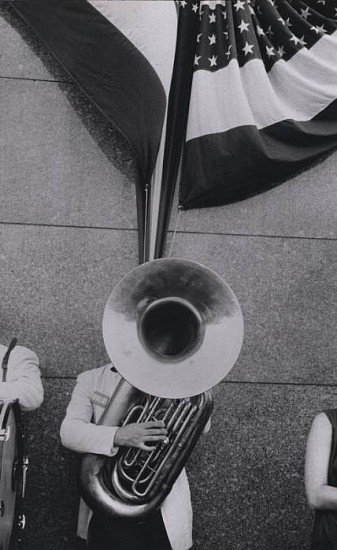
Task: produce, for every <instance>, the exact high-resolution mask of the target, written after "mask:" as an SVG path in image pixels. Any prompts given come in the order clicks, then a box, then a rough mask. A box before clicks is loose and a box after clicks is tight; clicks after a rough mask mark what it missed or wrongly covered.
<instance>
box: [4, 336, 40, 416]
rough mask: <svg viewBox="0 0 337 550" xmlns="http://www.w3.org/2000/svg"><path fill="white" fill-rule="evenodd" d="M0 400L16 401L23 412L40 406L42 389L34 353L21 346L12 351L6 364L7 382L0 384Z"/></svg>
mask: <svg viewBox="0 0 337 550" xmlns="http://www.w3.org/2000/svg"><path fill="white" fill-rule="evenodd" d="M0 399H2V400H9V401H12V400H14V399H18V400H19V404H20V407H21V409H22V410H23V411H32V410H34V409H37V408H38V407H39V406H40V405H41V403H42V401H43V387H42V383H41V375H40V369H39V359H38V357H37V355H36V353H34V352H33V351H31V350H29V349H27V348H24V347H22V346H17V347H16V348H14V349H13V351H12V352H11V355H10V359H9V363H8V371H7V381H6V382H0Z"/></svg>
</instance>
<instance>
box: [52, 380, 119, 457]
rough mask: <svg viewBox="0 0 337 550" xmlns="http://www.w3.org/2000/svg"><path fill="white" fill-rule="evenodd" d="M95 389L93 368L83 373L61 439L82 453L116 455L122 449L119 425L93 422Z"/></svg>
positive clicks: (64, 443) (65, 420)
mask: <svg viewBox="0 0 337 550" xmlns="http://www.w3.org/2000/svg"><path fill="white" fill-rule="evenodd" d="M94 391H95V386H94V377H93V372H92V371H87V372H83V373H82V374H80V375H79V376H78V378H77V383H76V386H75V388H74V391H73V393H72V396H71V400H70V403H69V405H68V407H67V412H66V416H65V418H64V420H63V422H62V424H61V430H60V435H61V441H62V444H63V445H64V446H65V447H67V448H68V449H71V450H72V451H77V452H78V453H95V454H102V455H106V456H113V455H115V454H116V452H117V450H118V449H117V448H116V447H114V438H115V433H116V431H117V429H118V427H117V426H115V427H113V426H112V427H110V426H99V425H96V424H94V423H93V422H92V417H93V405H92V396H93V394H94Z"/></svg>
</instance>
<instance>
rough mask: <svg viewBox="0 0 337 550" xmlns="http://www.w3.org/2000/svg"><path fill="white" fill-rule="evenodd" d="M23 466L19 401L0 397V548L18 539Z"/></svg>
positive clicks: (13, 546) (6, 358) (3, 370)
mask: <svg viewBox="0 0 337 550" xmlns="http://www.w3.org/2000/svg"><path fill="white" fill-rule="evenodd" d="M16 342H17V340H16V338H13V340H12V341H11V343H10V345H9V347H8V349H7V351H6V353H5V355H4V357H3V360H2V364H1V373H2V381H3V382H6V378H7V367H8V361H9V357H10V354H11V352H12V350H13V348H14V347H15V345H16ZM27 468H28V458H27V457H26V456H25V448H24V435H23V421H22V415H21V411H20V407H19V402H18V400H17V399H16V400H13V401H3V400H0V550H15V549H16V548H18V545H19V543H20V542H21V536H22V531H23V529H24V527H25V516H24V514H23V499H24V495H25V486H26V472H27Z"/></svg>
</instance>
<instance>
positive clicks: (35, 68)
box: [0, 0, 69, 81]
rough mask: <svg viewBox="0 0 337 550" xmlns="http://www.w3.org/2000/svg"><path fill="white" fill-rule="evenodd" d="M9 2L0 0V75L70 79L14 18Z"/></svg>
mask: <svg viewBox="0 0 337 550" xmlns="http://www.w3.org/2000/svg"><path fill="white" fill-rule="evenodd" d="M10 4H11V2H10V0H0V48H1V58H0V76H2V77H12V78H13V77H14V78H31V79H41V80H63V81H65V80H69V78H68V76H67V74H66V73H65V72H64V71H63V70H62V69H61V67H60V66H59V64H58V63H56V62H55V60H54V58H53V57H52V55H51V54H50V53H49V52H48V50H47V49H46V48H45V47H44V45H43V44H42V43H41V42H40V41H39V39H38V38H37V36H36V35H35V34H34V33H33V31H31V30H30V28H29V27H28V26H27V25H26V24H25V23H24V22H23V21H22V20H21V19H20V18H19V17H17V16H16V15H15V12H14V10H13V9H12V8H11V7H10Z"/></svg>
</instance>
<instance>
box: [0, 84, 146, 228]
mask: <svg viewBox="0 0 337 550" xmlns="http://www.w3.org/2000/svg"><path fill="white" fill-rule="evenodd" d="M60 86H61V88H60ZM0 102H1V104H2V105H6V108H5V109H4V108H2V109H1V110H0V124H1V128H5V129H6V131H5V132H2V133H1V167H0V191H1V197H2V200H1V204H0V220H1V221H2V222H13V221H14V222H16V223H18V222H22V223H40V224H41V223H45V224H53V225H55V224H61V225H81V226H92V225H96V226H99V227H112V228H119V227H124V228H125V227H137V210H136V190H135V183H134V181H135V177H134V165H133V160H132V157H131V156H130V153H129V152H128V150H127V148H126V145H125V144H124V143H123V142H122V141H121V140H120V139H118V135H117V134H116V132H114V131H112V129H111V128H109V127H108V126H107V124H106V122H105V121H104V120H103V117H101V116H100V115H99V113H97V111H96V110H95V109H93V107H92V106H91V105H90V104H89V102H88V101H87V100H86V99H85V98H84V97H83V96H81V94H79V93H78V91H77V89H76V88H75V87H74V86H72V85H69V84H68V85H67V84H62V85H60V84H58V83H55V82H41V81H25V80H16V79H5V80H2V81H1V86H0Z"/></svg>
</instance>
